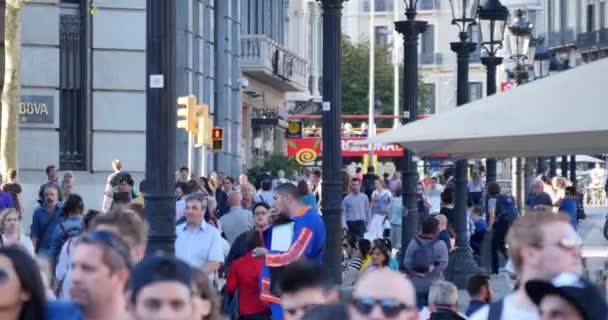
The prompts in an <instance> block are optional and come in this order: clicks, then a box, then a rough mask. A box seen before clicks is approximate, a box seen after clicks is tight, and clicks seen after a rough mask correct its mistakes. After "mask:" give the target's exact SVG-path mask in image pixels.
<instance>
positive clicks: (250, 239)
mask: <svg viewBox="0 0 608 320" xmlns="http://www.w3.org/2000/svg"><path fill="white" fill-rule="evenodd" d="M261 246H262V238H261V237H260V233H259V232H258V230H256V229H255V228H253V229H252V230H250V231H249V232H247V252H249V251H251V250H253V249H255V248H259V247H261Z"/></svg>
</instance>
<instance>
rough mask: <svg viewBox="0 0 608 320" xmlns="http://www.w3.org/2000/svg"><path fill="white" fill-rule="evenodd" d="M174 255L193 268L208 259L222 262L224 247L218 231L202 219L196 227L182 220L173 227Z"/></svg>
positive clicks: (201, 264) (208, 260)
mask: <svg viewBox="0 0 608 320" xmlns="http://www.w3.org/2000/svg"><path fill="white" fill-rule="evenodd" d="M175 235H176V238H175V256H176V257H177V258H179V259H181V260H183V261H185V262H186V263H188V264H189V265H190V266H191V267H193V268H201V267H203V266H204V265H206V264H207V263H208V262H210V261H215V262H219V263H223V262H224V248H223V243H222V236H221V235H220V231H219V230H218V229H216V228H215V227H214V226H212V225H210V224H208V223H207V222H205V221H203V222H202V223H201V226H200V227H198V228H190V227H188V223H187V222H184V223H182V224H180V225H178V226H177V227H176V228H175Z"/></svg>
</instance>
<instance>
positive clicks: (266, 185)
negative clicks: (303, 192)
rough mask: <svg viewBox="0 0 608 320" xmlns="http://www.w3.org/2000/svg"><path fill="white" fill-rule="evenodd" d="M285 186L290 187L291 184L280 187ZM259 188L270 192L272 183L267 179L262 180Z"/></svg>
mask: <svg viewBox="0 0 608 320" xmlns="http://www.w3.org/2000/svg"><path fill="white" fill-rule="evenodd" d="M285 184H289V185H291V183H283V184H282V185H285ZM282 185H281V186H282ZM261 187H262V190H264V191H270V190H272V181H270V180H268V179H264V180H262V184H261Z"/></svg>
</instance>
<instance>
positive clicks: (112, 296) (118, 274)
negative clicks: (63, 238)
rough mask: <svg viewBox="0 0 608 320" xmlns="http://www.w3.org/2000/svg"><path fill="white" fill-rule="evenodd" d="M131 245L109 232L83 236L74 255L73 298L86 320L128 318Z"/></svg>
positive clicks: (118, 319)
mask: <svg viewBox="0 0 608 320" xmlns="http://www.w3.org/2000/svg"><path fill="white" fill-rule="evenodd" d="M130 269H131V257H130V252H129V245H128V244H127V243H126V242H124V241H123V240H122V239H121V238H119V237H118V236H116V235H114V234H113V233H110V232H107V231H98V232H93V233H87V234H84V235H82V236H81V237H80V238H79V239H78V242H77V243H76V245H75V247H74V253H73V254H72V266H71V271H72V275H71V276H72V287H71V288H70V294H71V296H72V301H73V302H74V303H75V304H76V305H78V306H79V308H80V310H81V312H82V318H83V320H97V319H116V320H122V319H128V317H129V315H128V313H127V310H126V308H125V306H126V299H125V295H124V290H125V287H126V285H127V282H128V280H129V274H130Z"/></svg>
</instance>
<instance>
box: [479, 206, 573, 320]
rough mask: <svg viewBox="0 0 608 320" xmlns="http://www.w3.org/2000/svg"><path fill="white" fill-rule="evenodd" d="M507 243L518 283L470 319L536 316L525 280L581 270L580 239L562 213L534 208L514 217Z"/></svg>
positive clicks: (547, 278) (529, 318) (533, 319)
mask: <svg viewBox="0 0 608 320" xmlns="http://www.w3.org/2000/svg"><path fill="white" fill-rule="evenodd" d="M507 243H508V247H509V256H510V258H511V260H512V262H513V266H514V269H515V272H516V273H517V275H518V276H519V281H520V284H521V285H520V287H519V289H518V290H517V291H515V292H514V293H512V294H509V295H507V296H506V297H504V298H503V299H501V300H499V301H497V302H494V303H492V304H490V305H489V306H484V307H482V308H481V309H480V310H479V311H477V312H476V313H474V314H473V315H472V316H471V317H470V318H469V319H471V320H486V319H488V320H495V319H503V320H511V319H518V320H538V319H539V313H538V310H537V308H536V306H535V305H534V303H533V301H532V300H531V299H530V297H529V296H528V295H527V294H526V289H525V288H526V283H527V282H528V281H530V280H545V281H550V280H551V279H553V278H554V277H556V276H557V275H559V274H560V273H563V272H572V273H577V274H580V273H582V271H583V266H582V258H581V246H582V240H581V238H580V237H579V236H578V235H577V233H576V231H575V230H574V228H573V227H572V225H571V224H570V219H569V218H568V217H567V216H566V215H564V214H561V213H559V214H555V213H552V212H550V211H534V212H530V213H528V214H525V215H523V216H521V217H519V218H517V220H515V222H514V223H513V225H512V226H511V228H510V229H509V233H508V235H507Z"/></svg>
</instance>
